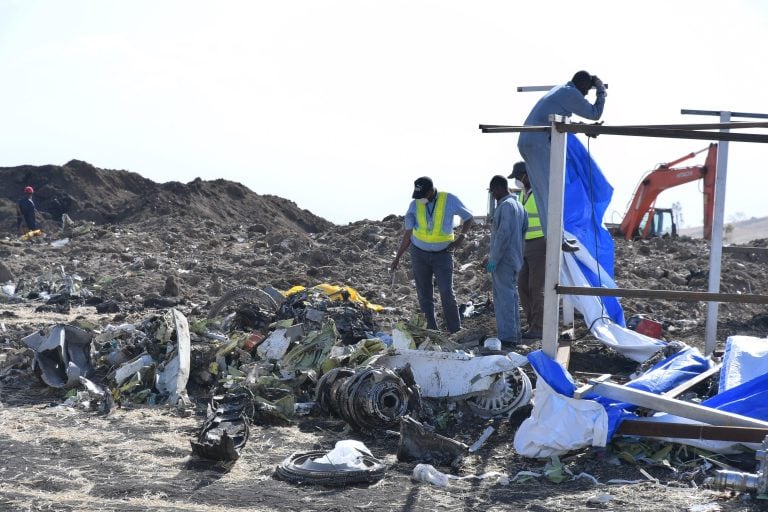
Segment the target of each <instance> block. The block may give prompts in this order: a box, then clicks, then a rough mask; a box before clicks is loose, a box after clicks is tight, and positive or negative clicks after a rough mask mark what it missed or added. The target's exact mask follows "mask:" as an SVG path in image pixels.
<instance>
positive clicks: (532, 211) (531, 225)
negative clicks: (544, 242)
mask: <svg viewBox="0 0 768 512" xmlns="http://www.w3.org/2000/svg"><path fill="white" fill-rule="evenodd" d="M519 197H520V202H521V203H522V204H523V208H525V211H526V212H527V213H528V231H526V232H525V239H526V240H533V239H535V238H541V237H543V236H544V230H543V229H542V228H541V219H540V218H539V209H538V208H536V198H534V197H533V192H531V193H530V194H528V199H526V198H525V191H524V190H521V191H520V196H519Z"/></svg>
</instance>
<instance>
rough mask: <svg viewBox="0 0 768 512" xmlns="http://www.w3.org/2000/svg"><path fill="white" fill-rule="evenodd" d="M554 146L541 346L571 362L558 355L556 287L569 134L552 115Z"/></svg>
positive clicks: (553, 356)
mask: <svg viewBox="0 0 768 512" xmlns="http://www.w3.org/2000/svg"><path fill="white" fill-rule="evenodd" d="M550 122H552V123H553V124H552V128H551V129H550V136H551V147H550V160H549V202H548V203H547V204H548V212H547V254H546V259H545V275H544V319H543V323H544V325H543V326H542V327H543V328H542V336H541V348H542V350H543V351H544V353H545V354H547V355H548V356H549V357H551V358H552V359H557V360H558V361H559V362H561V363H564V365H565V366H566V367H567V365H568V355H569V354H568V353H565V354H564V356H565V361H562V360H561V359H562V358H561V357H558V347H559V343H558V341H559V340H558V338H559V337H560V333H559V327H560V321H559V314H560V311H559V300H558V295H557V292H556V291H555V288H556V286H557V283H558V282H559V281H560V260H561V256H562V254H561V252H560V251H561V250H562V242H563V198H564V194H565V148H566V133H564V132H563V133H561V132H558V131H557V130H556V129H555V125H554V122H568V120H567V119H565V118H562V117H560V116H550Z"/></svg>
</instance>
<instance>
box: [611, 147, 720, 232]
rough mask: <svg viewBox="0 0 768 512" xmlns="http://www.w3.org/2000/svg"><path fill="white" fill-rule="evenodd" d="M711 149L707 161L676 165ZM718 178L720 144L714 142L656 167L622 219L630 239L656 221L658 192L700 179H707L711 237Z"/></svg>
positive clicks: (706, 209) (706, 228) (706, 207)
mask: <svg viewBox="0 0 768 512" xmlns="http://www.w3.org/2000/svg"><path fill="white" fill-rule="evenodd" d="M704 151H707V157H706V159H705V161H704V164H703V165H696V166H690V167H673V166H675V165H677V164H679V163H680V162H683V161H685V160H688V159H690V158H693V157H694V156H696V155H698V154H699V153H702V152H704ZM716 178H717V144H714V143H713V144H710V145H709V147H707V148H704V149H702V150H700V151H696V152H694V153H689V154H688V155H685V156H684V157H681V158H678V159H677V160H674V161H672V162H669V163H666V164H661V165H659V166H658V167H657V168H656V169H654V170H653V171H651V172H649V173H648V174H647V175H646V176H645V177H644V178H643V180H642V181H641V182H640V184H639V185H638V186H637V190H635V193H634V195H633V196H632V202H631V203H630V206H629V209H628V210H627V213H626V215H625V216H624V220H623V221H622V222H621V226H620V227H619V231H620V232H621V234H622V235H623V236H624V238H626V239H627V240H632V239H633V238H635V237H636V236H638V234H639V235H640V236H641V237H642V238H646V237H647V236H648V232H649V230H650V228H651V225H652V222H651V221H652V216H653V214H654V204H655V203H656V198H657V197H658V195H659V194H660V193H661V192H663V191H664V190H667V189H669V188H672V187H676V186H677V185H682V184H684V183H689V182H691V181H696V180H699V179H703V180H704V192H703V193H704V238H706V239H707V240H709V239H710V238H711V236H712V219H713V215H714V207H715V204H714V197H715V179H716ZM643 219H647V222H646V223H645V229H644V230H643V233H638V229H639V227H640V225H641V224H642V222H643Z"/></svg>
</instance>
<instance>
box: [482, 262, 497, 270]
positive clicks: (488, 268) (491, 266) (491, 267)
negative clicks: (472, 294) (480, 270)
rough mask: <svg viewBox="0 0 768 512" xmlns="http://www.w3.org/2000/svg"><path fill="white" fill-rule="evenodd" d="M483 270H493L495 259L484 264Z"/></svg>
mask: <svg viewBox="0 0 768 512" xmlns="http://www.w3.org/2000/svg"><path fill="white" fill-rule="evenodd" d="M485 270H487V271H488V272H493V271H494V270H496V262H495V261H489V262H488V263H487V264H486V265H485Z"/></svg>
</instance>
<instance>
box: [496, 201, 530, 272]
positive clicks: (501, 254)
mask: <svg viewBox="0 0 768 512" xmlns="http://www.w3.org/2000/svg"><path fill="white" fill-rule="evenodd" d="M527 230H528V213H527V212H526V211H525V208H523V205H521V204H520V203H519V202H518V200H517V198H516V197H515V196H513V195H512V194H507V195H506V196H504V197H502V198H501V199H499V200H498V201H497V206H496V210H495V211H494V213H493V222H492V223H491V249H490V252H489V253H488V261H493V262H495V263H497V264H498V265H499V268H501V266H503V265H509V266H510V267H511V268H512V269H513V270H514V271H515V272H519V271H520V269H521V268H522V266H523V245H524V243H525V232H526V231H527Z"/></svg>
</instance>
